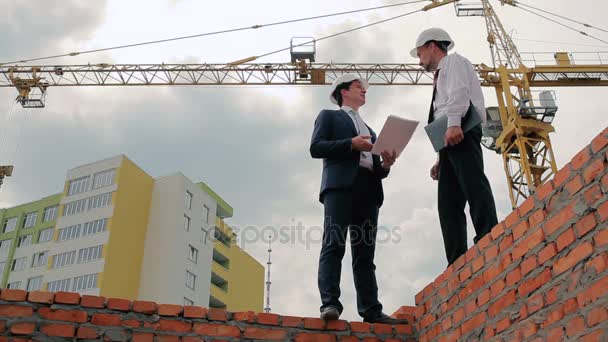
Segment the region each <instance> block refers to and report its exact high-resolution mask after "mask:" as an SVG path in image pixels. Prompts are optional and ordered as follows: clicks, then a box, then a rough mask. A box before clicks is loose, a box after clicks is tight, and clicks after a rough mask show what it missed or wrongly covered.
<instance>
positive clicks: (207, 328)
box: [193, 323, 241, 338]
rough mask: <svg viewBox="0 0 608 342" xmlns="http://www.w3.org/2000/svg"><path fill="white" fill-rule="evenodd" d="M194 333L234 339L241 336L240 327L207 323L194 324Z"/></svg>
mask: <svg viewBox="0 0 608 342" xmlns="http://www.w3.org/2000/svg"><path fill="white" fill-rule="evenodd" d="M193 331H194V333H195V334H197V335H208V336H222V337H234V338H238V337H240V336H241V331H240V330H239V328H238V327H234V326H230V325H221V324H206V323H194V328H193Z"/></svg>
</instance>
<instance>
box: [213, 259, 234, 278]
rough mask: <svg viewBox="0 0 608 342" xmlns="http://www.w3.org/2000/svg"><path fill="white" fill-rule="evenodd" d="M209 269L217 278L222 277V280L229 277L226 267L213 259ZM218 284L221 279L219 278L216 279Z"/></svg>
mask: <svg viewBox="0 0 608 342" xmlns="http://www.w3.org/2000/svg"><path fill="white" fill-rule="evenodd" d="M211 271H212V272H213V273H215V274H216V275H217V276H218V277H219V278H222V280H224V281H226V280H225V279H230V277H229V274H228V272H229V271H228V269H227V268H226V267H224V266H222V265H221V264H220V263H218V262H217V261H213V262H212V263H211ZM216 280H217V282H218V284H221V283H222V281H221V280H219V279H216Z"/></svg>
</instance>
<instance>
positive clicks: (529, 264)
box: [521, 255, 537, 276]
mask: <svg viewBox="0 0 608 342" xmlns="http://www.w3.org/2000/svg"><path fill="white" fill-rule="evenodd" d="M536 266H537V263H536V255H531V256H529V257H527V258H526V259H525V260H524V261H523V262H522V263H521V275H522V276H525V275H527V274H528V273H530V272H532V271H533V270H534V269H536Z"/></svg>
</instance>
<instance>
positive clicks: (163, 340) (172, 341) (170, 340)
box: [156, 335, 179, 342]
mask: <svg viewBox="0 0 608 342" xmlns="http://www.w3.org/2000/svg"><path fill="white" fill-rule="evenodd" d="M156 342H179V336H174V335H156Z"/></svg>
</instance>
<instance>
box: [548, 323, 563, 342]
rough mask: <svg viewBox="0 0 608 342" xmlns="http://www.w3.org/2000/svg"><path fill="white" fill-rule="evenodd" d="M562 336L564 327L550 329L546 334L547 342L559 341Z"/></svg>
mask: <svg viewBox="0 0 608 342" xmlns="http://www.w3.org/2000/svg"><path fill="white" fill-rule="evenodd" d="M563 336H564V327H561V326H558V327H555V328H552V329H550V330H549V332H548V333H547V341H561V340H563V338H562V337H563Z"/></svg>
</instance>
